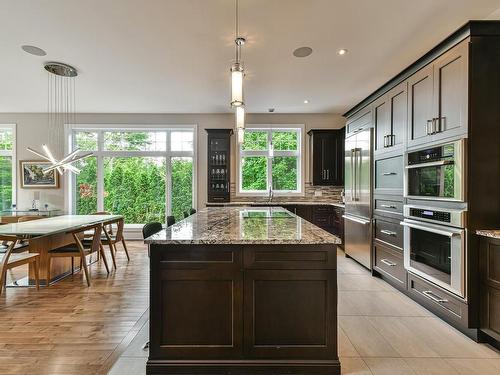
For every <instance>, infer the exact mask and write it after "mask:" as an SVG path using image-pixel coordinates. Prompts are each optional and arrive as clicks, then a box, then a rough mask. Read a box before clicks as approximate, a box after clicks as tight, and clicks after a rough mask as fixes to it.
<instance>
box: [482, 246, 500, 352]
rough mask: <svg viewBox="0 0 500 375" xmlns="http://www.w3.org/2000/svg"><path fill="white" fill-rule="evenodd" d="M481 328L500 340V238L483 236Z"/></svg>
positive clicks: (497, 340)
mask: <svg viewBox="0 0 500 375" xmlns="http://www.w3.org/2000/svg"><path fill="white" fill-rule="evenodd" d="M479 251H480V254H479V264H480V266H479V267H480V298H481V307H480V328H481V330H482V331H483V332H484V333H486V334H487V335H488V336H490V337H491V338H493V339H494V340H496V342H497V346H498V343H499V342H500V240H498V239H493V238H487V237H483V238H481V241H480V248H479Z"/></svg>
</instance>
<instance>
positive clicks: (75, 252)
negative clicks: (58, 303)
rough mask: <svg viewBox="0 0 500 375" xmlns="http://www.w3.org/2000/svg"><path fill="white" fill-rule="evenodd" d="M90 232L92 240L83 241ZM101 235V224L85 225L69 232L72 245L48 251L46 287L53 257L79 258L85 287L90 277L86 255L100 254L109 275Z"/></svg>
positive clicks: (88, 283)
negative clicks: (71, 236) (101, 244)
mask: <svg viewBox="0 0 500 375" xmlns="http://www.w3.org/2000/svg"><path fill="white" fill-rule="evenodd" d="M90 231H92V232H93V236H92V240H87V241H84V240H83V238H84V234H85V232H87V233H89V232H90ZM101 233H102V224H100V223H99V224H92V225H86V226H83V227H81V228H78V229H77V230H75V231H73V232H71V234H72V235H73V239H74V240H75V242H74V243H71V244H69V245H65V246H62V247H59V248H57V249H54V250H50V251H49V252H48V253H47V254H48V266H47V280H46V282H47V286H49V284H50V263H51V260H52V258H54V257H65V258H70V257H71V258H77V257H78V258H80V264H81V265H82V267H80V270H81V269H82V268H83V270H84V272H85V279H86V280H87V285H88V286H90V275H89V269H88V265H87V258H86V257H87V255H90V254H93V253H99V252H100V253H101V258H102V261H103V263H104V267H106V272H107V273H108V274H109V267H108V262H107V260H106V255H105V254H104V249H103V247H102V246H100V243H101V242H100V239H101ZM87 245H88V247H87Z"/></svg>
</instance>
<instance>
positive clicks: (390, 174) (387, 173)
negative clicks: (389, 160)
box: [382, 172, 397, 176]
mask: <svg viewBox="0 0 500 375" xmlns="http://www.w3.org/2000/svg"><path fill="white" fill-rule="evenodd" d="M395 175H397V173H396V172H384V173H382V176H395Z"/></svg>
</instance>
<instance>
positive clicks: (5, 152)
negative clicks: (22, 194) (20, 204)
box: [0, 124, 17, 207]
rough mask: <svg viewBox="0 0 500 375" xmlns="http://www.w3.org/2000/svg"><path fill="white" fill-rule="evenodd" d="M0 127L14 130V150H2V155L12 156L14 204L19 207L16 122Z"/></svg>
mask: <svg viewBox="0 0 500 375" xmlns="http://www.w3.org/2000/svg"><path fill="white" fill-rule="evenodd" d="M0 129H8V130H10V131H11V132H12V137H13V140H14V141H13V142H12V150H0V156H10V157H11V160H12V198H11V199H12V204H15V205H16V207H17V134H16V130H17V129H16V124H0Z"/></svg>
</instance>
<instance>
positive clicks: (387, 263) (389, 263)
mask: <svg viewBox="0 0 500 375" xmlns="http://www.w3.org/2000/svg"><path fill="white" fill-rule="evenodd" d="M380 263H384V264H385V265H387V266H389V267H395V266H397V264H396V263H392V262H390V261H388V260H387V259H380Z"/></svg>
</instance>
